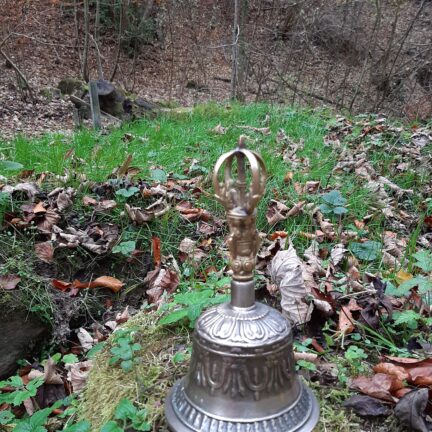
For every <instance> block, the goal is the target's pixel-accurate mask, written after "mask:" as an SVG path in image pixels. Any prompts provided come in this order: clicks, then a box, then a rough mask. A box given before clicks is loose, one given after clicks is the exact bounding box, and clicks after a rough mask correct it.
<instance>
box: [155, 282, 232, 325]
mask: <svg viewBox="0 0 432 432" xmlns="http://www.w3.org/2000/svg"><path fill="white" fill-rule="evenodd" d="M228 300H229V297H228V296H227V295H216V296H215V293H214V291H213V290H211V289H204V290H202V291H190V292H186V293H181V294H176V295H175V296H174V298H173V301H172V302H171V303H168V304H167V307H168V308H174V309H175V310H174V311H173V312H169V313H168V314H167V315H165V316H164V317H163V318H161V320H160V321H159V323H160V324H161V325H168V324H175V323H178V322H180V321H187V322H189V327H191V328H194V327H195V321H196V320H197V318H198V317H199V316H200V315H201V312H202V311H203V309H205V308H207V307H209V306H214V305H217V304H220V303H224V302H226V301H228Z"/></svg>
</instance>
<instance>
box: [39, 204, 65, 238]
mask: <svg viewBox="0 0 432 432" xmlns="http://www.w3.org/2000/svg"><path fill="white" fill-rule="evenodd" d="M60 219H61V217H60V215H59V214H58V213H56V211H55V210H53V209H52V208H51V207H48V208H47V210H46V212H45V214H44V216H43V218H42V220H41V221H40V222H38V224H37V227H38V230H39V231H40V232H41V233H42V234H51V233H52V230H53V227H54V225H57V223H58V222H59V221H60Z"/></svg>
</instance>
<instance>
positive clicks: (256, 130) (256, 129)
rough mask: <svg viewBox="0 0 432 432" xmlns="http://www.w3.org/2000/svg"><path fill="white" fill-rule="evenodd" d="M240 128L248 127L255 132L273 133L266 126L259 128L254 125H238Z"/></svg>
mask: <svg viewBox="0 0 432 432" xmlns="http://www.w3.org/2000/svg"><path fill="white" fill-rule="evenodd" d="M237 127H238V128H240V129H248V130H251V131H253V132H259V133H262V134H263V135H270V134H271V130H270V128H268V127H264V128H257V127H253V126H237Z"/></svg>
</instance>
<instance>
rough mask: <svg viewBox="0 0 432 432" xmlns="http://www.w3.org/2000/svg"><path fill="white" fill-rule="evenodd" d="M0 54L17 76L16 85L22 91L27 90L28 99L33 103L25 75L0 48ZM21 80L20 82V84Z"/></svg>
mask: <svg viewBox="0 0 432 432" xmlns="http://www.w3.org/2000/svg"><path fill="white" fill-rule="evenodd" d="M0 54H1V55H2V56H3V57H4V59H5V60H6V61H7V62H8V64H9V65H10V67H11V68H12V69H13V70H14V71H15V73H16V74H17V76H18V78H19V79H18V85H19V87H20V88H21V89H22V90H28V92H29V94H30V98H31V99H32V101H33V92H32V90H31V87H30V84H29V83H28V81H27V78H26V77H25V75H24V74H23V73H22V72H21V70H20V69H19V67H18V66H17V65H16V64H15V63H14V62H13V61H12V60H11V58H10V57H9V56H8V55H7V54H6V53H5V52H4V51H3V49H2V48H0ZM20 80H21V82H20Z"/></svg>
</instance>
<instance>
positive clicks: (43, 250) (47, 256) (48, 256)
mask: <svg viewBox="0 0 432 432" xmlns="http://www.w3.org/2000/svg"><path fill="white" fill-rule="evenodd" d="M35 253H36V256H37V257H38V258H39V259H40V260H41V261H44V262H46V263H48V264H49V263H52V262H53V261H54V246H53V244H52V242H50V241H46V242H42V243H36V244H35Z"/></svg>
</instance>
